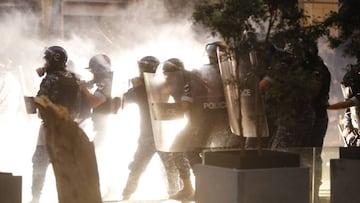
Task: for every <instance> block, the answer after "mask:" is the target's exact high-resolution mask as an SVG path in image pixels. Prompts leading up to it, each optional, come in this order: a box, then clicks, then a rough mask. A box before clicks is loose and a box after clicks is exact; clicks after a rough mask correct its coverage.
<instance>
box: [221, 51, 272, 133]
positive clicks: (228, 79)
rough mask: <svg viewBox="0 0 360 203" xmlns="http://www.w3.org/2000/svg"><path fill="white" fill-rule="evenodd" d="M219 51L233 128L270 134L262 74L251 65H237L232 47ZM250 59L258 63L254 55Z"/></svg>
mask: <svg viewBox="0 0 360 203" xmlns="http://www.w3.org/2000/svg"><path fill="white" fill-rule="evenodd" d="M217 54H218V61H219V68H220V73H221V78H222V80H223V85H224V93H225V98H226V105H227V109H228V116H229V122H230V126H231V130H232V132H233V133H234V134H236V135H239V136H243V137H267V136H269V132H268V125H267V121H266V114H265V106H264V102H263V100H262V98H261V97H260V94H259V91H258V83H259V79H258V77H257V76H256V75H255V74H254V72H253V71H252V70H251V69H250V68H249V67H246V66H241V65H240V66H238V67H237V66H236V64H235V60H234V57H233V56H232V54H231V53H230V52H229V51H228V50H226V51H223V50H220V49H219V48H218V49H217ZM250 59H251V61H253V62H254V63H256V62H255V60H256V58H254V56H251V55H250Z"/></svg>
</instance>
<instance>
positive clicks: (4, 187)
mask: <svg viewBox="0 0 360 203" xmlns="http://www.w3.org/2000/svg"><path fill="white" fill-rule="evenodd" d="M21 199H22V177H21V176H13V175H12V174H11V173H1V172H0V202H1V203H21Z"/></svg>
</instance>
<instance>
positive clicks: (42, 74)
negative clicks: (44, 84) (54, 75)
mask: <svg viewBox="0 0 360 203" xmlns="http://www.w3.org/2000/svg"><path fill="white" fill-rule="evenodd" d="M35 71H36V73H37V74H38V76H39V77H42V76H44V75H45V73H46V68H45V67H40V68H37V69H36V70H35Z"/></svg>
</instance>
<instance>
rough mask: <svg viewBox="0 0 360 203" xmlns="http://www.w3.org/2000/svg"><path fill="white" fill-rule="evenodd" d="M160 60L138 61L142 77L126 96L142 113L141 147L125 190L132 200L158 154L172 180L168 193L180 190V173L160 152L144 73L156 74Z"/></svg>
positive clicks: (125, 194)
mask: <svg viewBox="0 0 360 203" xmlns="http://www.w3.org/2000/svg"><path fill="white" fill-rule="evenodd" d="M159 64H160V61H159V60H158V59H157V58H156V57H154V56H145V57H143V58H141V59H140V61H138V69H139V77H136V78H133V79H132V84H133V87H132V88H131V89H129V90H128V91H127V92H126V93H125V94H124V98H123V99H124V103H125V104H127V103H136V104H137V105H138V106H139V111H140V135H139V138H138V146H137V149H136V152H135V154H134V158H133V160H132V162H131V163H130V164H129V170H130V173H129V175H128V179H127V183H126V185H125V188H124V189H123V193H122V195H123V199H124V200H127V199H130V197H131V195H132V194H133V193H134V192H135V191H136V188H137V185H138V182H139V179H140V177H141V175H142V173H143V172H144V171H145V169H146V167H147V165H148V164H149V162H150V161H151V159H152V157H153V156H154V154H155V153H158V155H159V157H160V159H161V161H162V163H163V166H164V168H165V172H166V176H167V180H168V193H169V194H172V193H174V192H177V190H178V187H179V186H178V178H177V170H176V168H175V165H174V163H173V160H172V159H171V158H170V154H169V153H167V152H160V151H157V150H156V147H155V140H154V134H153V130H152V125H151V116H150V110H149V105H148V95H147V93H146V88H145V83H144V73H155V72H156V69H157V67H158V65H159Z"/></svg>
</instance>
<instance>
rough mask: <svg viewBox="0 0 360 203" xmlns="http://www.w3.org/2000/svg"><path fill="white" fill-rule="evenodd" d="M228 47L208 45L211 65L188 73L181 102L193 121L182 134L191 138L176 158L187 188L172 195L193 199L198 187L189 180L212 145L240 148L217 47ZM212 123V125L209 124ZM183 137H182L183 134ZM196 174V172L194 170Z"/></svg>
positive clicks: (178, 197)
mask: <svg viewBox="0 0 360 203" xmlns="http://www.w3.org/2000/svg"><path fill="white" fill-rule="evenodd" d="M218 47H220V48H225V47H226V45H225V44H224V43H222V42H213V43H209V44H207V45H206V47H205V49H206V52H207V54H208V59H209V64H205V65H203V66H202V67H201V68H199V69H195V70H193V71H191V72H190V73H189V72H187V73H185V74H184V75H185V85H184V90H183V96H182V97H181V101H182V103H183V108H184V111H185V112H186V113H187V114H188V115H189V122H188V124H187V126H186V127H185V129H184V130H183V131H182V132H181V134H185V135H187V136H184V137H186V138H187V140H185V141H183V142H185V143H187V145H186V150H185V152H184V153H175V154H174V159H175V160H176V165H177V167H178V170H179V173H180V175H181V176H182V180H183V183H184V184H183V188H182V190H180V191H179V192H178V193H177V194H175V195H172V196H171V197H170V198H172V199H177V200H191V199H192V198H194V190H193V188H192V186H191V183H189V180H190V179H189V176H190V174H191V173H190V169H194V168H193V167H194V166H195V164H199V163H201V161H202V160H201V152H202V151H203V150H204V149H205V148H210V147H222V148H225V147H228V148H232V147H238V146H239V144H240V139H239V136H236V135H234V134H232V133H231V130H230V126H229V121H228V115H227V107H226V101H225V96H224V89H223V83H222V80H221V76H220V71H219V66H218V59H217V53H216V50H217V48H218ZM209 124H211V125H209ZM179 137H181V136H179ZM193 172H194V174H195V176H196V172H195V171H194V170H193Z"/></svg>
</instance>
